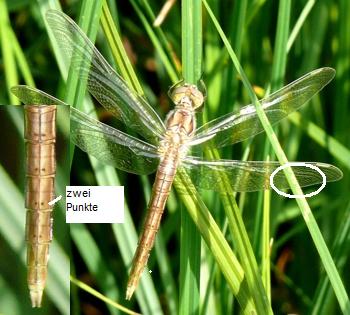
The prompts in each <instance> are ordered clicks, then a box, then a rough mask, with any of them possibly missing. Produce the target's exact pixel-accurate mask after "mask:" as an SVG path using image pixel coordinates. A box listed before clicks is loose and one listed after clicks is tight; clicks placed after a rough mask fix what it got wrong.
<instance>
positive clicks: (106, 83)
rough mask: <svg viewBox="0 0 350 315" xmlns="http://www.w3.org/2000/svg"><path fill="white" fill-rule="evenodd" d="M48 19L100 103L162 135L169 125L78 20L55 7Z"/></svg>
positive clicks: (139, 128) (140, 129)
mask: <svg viewBox="0 0 350 315" xmlns="http://www.w3.org/2000/svg"><path fill="white" fill-rule="evenodd" d="M46 20H47V22H48V24H49V26H50V28H51V30H52V31H53V34H54V37H55V39H56V41H57V44H58V47H59V48H60V49H61V51H62V52H63V54H64V56H65V57H66V58H67V62H68V64H70V66H71V67H73V68H74V69H75V71H76V73H77V74H78V75H79V77H80V79H83V80H87V87H88V90H89V92H90V93H91V94H92V95H93V96H94V97H95V98H96V99H97V100H98V101H99V103H100V104H101V105H103V106H104V107H105V108H106V110H108V111H110V112H111V113H113V114H114V115H115V116H116V117H117V118H118V119H120V120H121V121H123V122H124V123H125V125H126V126H128V127H129V128H132V129H134V130H135V131H136V132H137V133H139V134H140V135H142V136H144V137H145V138H146V139H149V140H152V141H153V139H155V138H160V137H162V135H163V133H164V130H165V127H164V124H163V122H162V120H161V119H160V117H159V116H158V115H157V114H156V112H155V111H154V110H153V108H152V107H151V106H150V105H149V104H148V103H147V102H146V101H145V100H144V99H143V98H142V97H141V96H139V95H137V94H136V93H133V92H132V91H131V90H130V89H129V88H128V86H127V84H126V82H125V81H124V80H123V79H122V78H121V77H120V76H119V75H118V74H117V73H116V72H115V70H114V69H113V68H112V67H111V66H110V65H109V64H108V62H107V61H106V60H105V59H104V58H103V57H102V55H101V54H100V53H99V51H98V50H97V49H96V47H95V46H94V45H93V44H92V43H91V41H90V40H89V39H88V38H87V36H86V35H85V34H84V33H83V32H82V31H81V29H80V28H79V27H78V26H77V25H76V24H75V23H74V21H73V20H71V19H70V18H69V17H68V16H66V15H65V14H63V13H62V12H60V11H54V10H49V11H48V12H47V14H46Z"/></svg>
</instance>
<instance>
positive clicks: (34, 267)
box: [24, 105, 56, 307]
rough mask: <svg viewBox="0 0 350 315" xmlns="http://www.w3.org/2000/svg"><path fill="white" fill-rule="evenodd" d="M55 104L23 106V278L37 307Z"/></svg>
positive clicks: (48, 216) (50, 192)
mask: <svg viewBox="0 0 350 315" xmlns="http://www.w3.org/2000/svg"><path fill="white" fill-rule="evenodd" d="M55 117H56V106H53V105H52V106H38V105H27V106H25V135H24V137H25V146H26V200H25V207H26V209H27V216H26V241H27V268H28V274H27V281H28V287H29V291H30V297H31V301H32V306H33V307H40V305H41V300H42V294H43V291H44V287H45V283H46V278H47V263H48V259H49V245H50V242H51V240H52V210H53V206H50V205H49V204H48V203H49V202H50V201H51V200H52V199H54V196H55V192H54V182H55V173H56V159H55V140H56V129H55Z"/></svg>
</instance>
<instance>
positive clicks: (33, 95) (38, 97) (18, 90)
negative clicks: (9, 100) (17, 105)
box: [11, 85, 67, 105]
mask: <svg viewBox="0 0 350 315" xmlns="http://www.w3.org/2000/svg"><path fill="white" fill-rule="evenodd" d="M11 92H12V94H14V95H15V96H16V97H17V98H18V99H19V100H20V101H21V102H22V103H24V104H28V105H67V104H66V103H64V102H62V101H60V100H59V99H57V98H55V97H53V96H51V95H50V94H47V93H45V92H43V91H40V90H38V89H36V88H33V87H30V86H27V85H16V86H14V87H12V88H11Z"/></svg>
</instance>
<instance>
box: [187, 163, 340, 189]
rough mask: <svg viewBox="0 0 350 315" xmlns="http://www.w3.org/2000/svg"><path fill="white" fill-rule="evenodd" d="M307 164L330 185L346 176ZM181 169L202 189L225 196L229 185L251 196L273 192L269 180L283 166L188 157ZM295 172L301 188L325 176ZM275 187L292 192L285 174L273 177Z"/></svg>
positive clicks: (302, 169) (300, 169) (309, 171)
mask: <svg viewBox="0 0 350 315" xmlns="http://www.w3.org/2000/svg"><path fill="white" fill-rule="evenodd" d="M305 164H309V165H315V166H317V167H318V168H319V169H320V170H321V171H322V172H323V173H324V174H325V175H326V178H327V182H332V181H336V180H339V179H341V178H342V176H343V174H342V172H341V170H340V169H338V168H337V167H335V166H333V165H330V164H325V163H316V162H307V163H305ZM181 166H182V167H184V168H185V169H186V171H188V173H189V175H190V177H191V179H192V180H193V183H194V185H195V186H197V187H199V188H202V189H207V190H214V191H218V192H220V191H223V192H224V191H225V186H227V185H229V187H231V189H232V190H234V191H238V192H250V191H258V190H263V189H270V176H271V174H272V173H273V171H274V170H276V168H277V167H279V166H280V164H279V163H278V162H273V161H271V162H265V161H232V160H217V161H205V160H201V159H199V158H196V157H186V158H185V159H184V160H183V162H182V164H181ZM292 169H293V172H294V174H295V176H296V177H297V179H298V182H299V184H300V186H301V187H306V186H311V185H314V184H319V183H322V176H321V175H320V174H319V173H318V172H317V171H315V170H313V169H310V168H307V167H302V166H293V167H292ZM274 184H275V186H276V187H277V188H278V189H286V188H289V184H288V182H287V179H286V177H285V175H284V172H283V171H280V172H278V173H277V174H276V175H275V176H274Z"/></svg>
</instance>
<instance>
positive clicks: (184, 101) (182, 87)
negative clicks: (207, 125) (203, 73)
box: [168, 80, 206, 110]
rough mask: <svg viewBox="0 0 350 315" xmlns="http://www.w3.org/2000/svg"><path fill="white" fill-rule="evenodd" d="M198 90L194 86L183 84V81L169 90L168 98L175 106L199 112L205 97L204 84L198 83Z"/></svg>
mask: <svg viewBox="0 0 350 315" xmlns="http://www.w3.org/2000/svg"><path fill="white" fill-rule="evenodd" d="M199 87H200V89H199V88H198V87H197V86H196V85H194V84H189V83H185V82H184V81H183V80H182V81H180V82H178V83H176V84H175V85H173V86H172V87H171V88H170V90H169V93H168V94H169V97H170V99H171V100H172V101H173V102H174V104H175V106H181V107H191V109H192V110H199V109H200V108H201V107H202V106H203V104H204V100H205V97H206V89H205V85H204V82H203V81H202V80H200V81H199Z"/></svg>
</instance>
